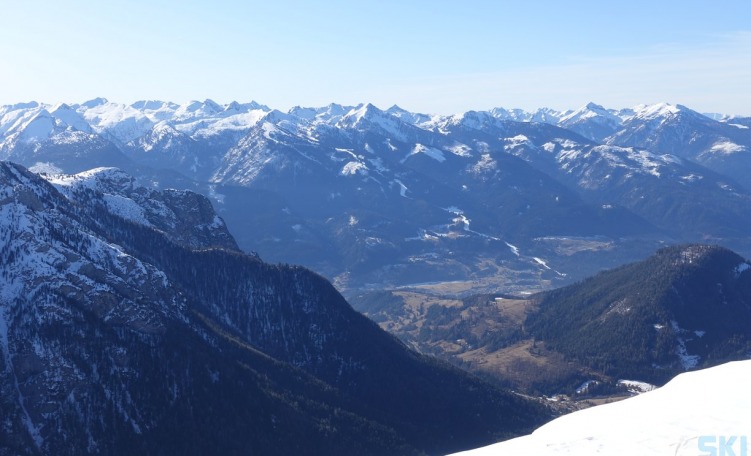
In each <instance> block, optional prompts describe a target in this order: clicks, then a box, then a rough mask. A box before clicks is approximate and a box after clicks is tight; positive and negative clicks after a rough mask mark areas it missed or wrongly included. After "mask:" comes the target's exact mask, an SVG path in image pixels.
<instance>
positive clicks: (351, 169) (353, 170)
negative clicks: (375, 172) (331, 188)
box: [339, 161, 368, 176]
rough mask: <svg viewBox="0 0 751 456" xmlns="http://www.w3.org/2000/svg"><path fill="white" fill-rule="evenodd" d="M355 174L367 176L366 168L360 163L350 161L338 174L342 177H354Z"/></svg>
mask: <svg viewBox="0 0 751 456" xmlns="http://www.w3.org/2000/svg"><path fill="white" fill-rule="evenodd" d="M357 173H360V174H362V175H367V174H368V167H367V166H365V165H364V164H362V163H360V162H355V161H351V162H348V163H347V164H346V165H344V167H343V168H342V170H341V171H340V172H339V174H341V175H342V176H354V175H355V174H357Z"/></svg>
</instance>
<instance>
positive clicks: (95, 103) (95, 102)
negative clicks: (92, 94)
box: [81, 97, 109, 108]
mask: <svg viewBox="0 0 751 456" xmlns="http://www.w3.org/2000/svg"><path fill="white" fill-rule="evenodd" d="M107 103H109V101H108V100H107V99H106V98H102V97H98V98H93V99H91V100H89V101H86V102H84V103H81V106H85V107H87V108H96V107H97V106H101V105H103V104H107Z"/></svg>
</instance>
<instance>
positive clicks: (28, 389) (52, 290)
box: [0, 163, 546, 454]
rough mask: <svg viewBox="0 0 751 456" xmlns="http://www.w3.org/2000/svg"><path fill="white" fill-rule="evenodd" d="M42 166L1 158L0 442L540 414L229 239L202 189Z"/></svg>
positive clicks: (440, 429) (477, 437) (41, 443)
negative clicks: (154, 186)
mask: <svg viewBox="0 0 751 456" xmlns="http://www.w3.org/2000/svg"><path fill="white" fill-rule="evenodd" d="M47 178H48V179H49V180H50V181H51V182H53V183H54V185H52V184H50V183H49V182H48V181H46V180H44V179H42V178H40V177H39V176H38V175H35V174H33V173H30V172H28V171H27V170H25V169H24V168H22V167H21V166H18V165H14V164H11V163H0V259H1V261H2V267H1V268H0V361H1V362H0V390H1V391H2V395H1V396H0V397H1V399H0V409H1V410H2V416H3V417H4V419H3V421H2V423H0V431H1V432H0V454H81V453H99V454H126V453H131V452H133V451H138V452H142V453H146V454H182V453H202V454H208V453H214V454H216V453H217V452H218V453H222V454H225V453H226V454H238V453H247V452H251V453H261V454H289V453H292V452H295V453H302V454H345V453H347V454H351V453H358V454H397V453H398V454H411V453H417V452H421V451H424V452H429V453H444V452H446V451H449V450H453V449H460V448H466V447H470V446H472V445H477V444H479V443H483V442H490V441H492V440H494V439H497V438H500V437H502V436H506V435H512V434H516V433H519V432H522V431H523V430H526V429H528V428H529V427H530V426H532V425H533V424H534V423H536V422H539V421H540V420H541V419H544V417H545V416H546V415H545V411H544V410H542V409H541V408H539V407H537V406H535V405H534V404H531V403H529V402H528V401H526V400H523V399H521V398H519V397H516V396H514V395H512V394H510V393H506V392H504V391H501V390H498V389H496V388H493V387H491V386H488V385H487V384H484V383H482V382H480V381H478V380H476V379H474V378H472V377H469V376H467V375H465V374H463V373H460V372H458V371H456V370H453V369H450V368H448V367H446V366H443V365H440V364H437V363H436V362H433V361H431V360H428V359H425V358H423V357H421V356H419V355H417V354H415V353H413V352H411V351H409V350H407V349H406V348H405V347H404V346H403V345H402V344H400V343H399V342H397V341H396V340H395V339H393V338H392V337H390V336H388V335H387V334H386V333H384V332H382V331H381V330H379V329H378V328H377V327H376V325H375V324H373V323H371V322H370V321H368V320H367V319H365V318H364V317H363V316H361V315H360V314H358V313H356V312H354V311H353V310H352V309H351V307H349V305H348V304H347V303H346V301H344V299H343V298H342V297H341V296H340V295H339V294H338V293H337V292H336V291H335V290H334V288H333V287H332V286H331V285H330V284H329V283H328V282H327V281H325V280H324V279H323V278H321V277H319V276H317V275H315V274H313V273H311V272H310V271H307V270H305V269H303V268H299V267H290V266H284V265H276V266H274V265H269V264H266V263H263V262H262V261H260V260H259V259H258V258H257V257H254V256H248V255H245V254H243V253H240V252H238V251H237V250H236V247H235V244H234V242H233V241H232V239H231V237H229V236H228V234H227V232H226V229H225V228H224V226H223V224H222V223H221V219H219V218H218V217H216V215H215V214H214V213H213V211H211V210H210V205H209V204H208V202H207V201H206V200H205V199H204V198H203V197H200V196H198V195H195V194H190V193H187V192H169V191H166V192H155V191H151V190H147V189H144V188H143V187H139V186H138V185H136V184H135V183H134V182H133V181H132V179H130V178H129V177H128V176H127V175H124V174H122V173H120V172H117V171H113V170H96V171H92V172H89V173H84V174H80V175H78V176H55V177H51V176H47ZM56 187H57V188H59V189H60V190H62V192H61V191H58V189H57V188H56ZM186 205H188V206H189V207H188V206H186ZM184 212H185V213H186V214H187V217H185V218H183V217H182V214H183V213H184Z"/></svg>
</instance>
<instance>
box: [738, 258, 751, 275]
mask: <svg viewBox="0 0 751 456" xmlns="http://www.w3.org/2000/svg"><path fill="white" fill-rule="evenodd" d="M749 269H751V264H748V263H746V262H743V263H741V264H739V265H738V266H736V267H735V277H736V278H737V277H740V276H741V274H743V273H744V272H745V271H748V270H749Z"/></svg>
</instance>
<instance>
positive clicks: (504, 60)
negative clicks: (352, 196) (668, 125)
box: [0, 0, 751, 115]
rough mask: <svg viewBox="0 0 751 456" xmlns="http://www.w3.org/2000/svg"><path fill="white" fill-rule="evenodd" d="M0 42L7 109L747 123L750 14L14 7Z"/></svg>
mask: <svg viewBox="0 0 751 456" xmlns="http://www.w3.org/2000/svg"><path fill="white" fill-rule="evenodd" d="M0 43H2V47H1V48H0V49H2V50H1V51H0V104H9V103H16V102H21V101H29V100H37V101H45V102H49V103H53V102H58V101H66V102H82V101H85V100H87V99H90V98H94V97H97V96H104V97H106V98H108V99H110V100H112V101H118V102H123V103H130V102H133V101H136V100H139V99H161V100H170V101H175V102H178V103H180V102H185V101H188V100H192V99H201V100H202V99H205V98H211V99H213V100H215V101H217V102H220V103H228V102H230V101H232V100H238V101H250V100H256V101H258V102H260V103H264V104H267V105H269V106H271V107H274V108H277V109H282V110H286V109H288V108H290V107H292V106H294V105H303V106H321V105H324V104H328V103H330V102H337V103H343V104H357V103H359V102H372V103H374V104H376V105H377V106H380V107H382V108H387V107H389V106H391V105H392V104H398V105H400V106H402V107H404V108H406V109H410V110H414V111H422V112H429V113H444V114H450V113H455V112H461V111H466V110H469V109H489V108H492V107H496V106H502V107H506V108H512V107H521V108H524V109H535V108H538V107H541V106H548V107H552V108H556V109H567V108H576V107H579V106H581V105H583V104H585V103H587V102H588V101H594V102H597V103H600V104H603V105H605V106H607V107H613V108H620V107H628V106H633V105H636V104H639V103H655V102H661V101H666V102H669V103H681V104H685V105H687V106H689V107H691V108H694V109H697V110H700V111H703V112H724V113H729V114H742V115H751V2H748V1H747V0H746V1H722V0H718V1H714V2H709V1H693V0H683V1H655V0H652V1H641V0H637V1H629V2H624V1H612V2H604V1H602V0H599V1H567V2H564V1H525V2H521V1H513V2H505V1H479V0H475V1H473V0H466V1H463V2H458V1H442V0H432V1H423V0H401V1H392V0H380V1H378V2H375V1H359V2H358V1H339V0H331V1H326V0H323V1H301V0H300V1H293V0H275V1H271V0H269V1H264V2H256V1H229V0H213V1H211V2H209V1H202V2H199V1H190V0H183V1H173V0H164V1H159V0H152V1H141V0H129V1H120V0H108V1H106V2H103V1H101V0H97V1H92V0H70V1H67V2H59V1H52V0H50V1H39V0H25V1H23V2H8V3H6V4H5V5H3V6H2V14H1V15H0Z"/></svg>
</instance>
